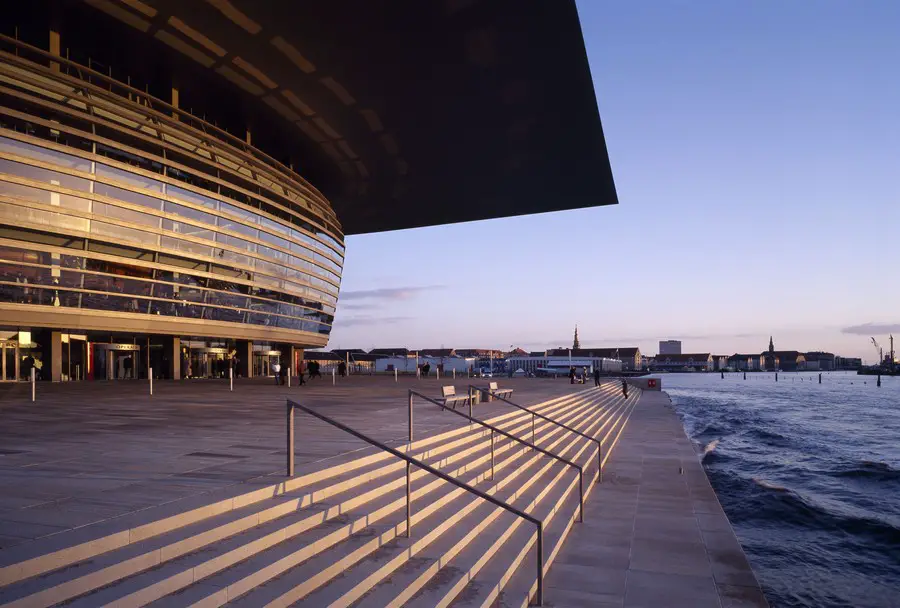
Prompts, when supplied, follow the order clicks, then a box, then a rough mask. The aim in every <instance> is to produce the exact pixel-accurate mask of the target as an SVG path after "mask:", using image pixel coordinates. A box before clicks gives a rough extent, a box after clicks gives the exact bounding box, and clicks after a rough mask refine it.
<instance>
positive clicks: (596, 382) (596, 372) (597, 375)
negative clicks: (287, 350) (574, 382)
mask: <svg viewBox="0 0 900 608" xmlns="http://www.w3.org/2000/svg"><path fill="white" fill-rule="evenodd" d="M594 386H597V387H599V386H600V368H599V367H595V368H594Z"/></svg>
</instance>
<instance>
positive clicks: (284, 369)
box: [278, 363, 288, 386]
mask: <svg viewBox="0 0 900 608" xmlns="http://www.w3.org/2000/svg"><path fill="white" fill-rule="evenodd" d="M287 373H288V368H287V366H286V365H281V364H280V363H279V364H278V375H279V377H280V378H281V386H284V385H285V384H286V382H285V380H284V379H285V378H286V377H287Z"/></svg>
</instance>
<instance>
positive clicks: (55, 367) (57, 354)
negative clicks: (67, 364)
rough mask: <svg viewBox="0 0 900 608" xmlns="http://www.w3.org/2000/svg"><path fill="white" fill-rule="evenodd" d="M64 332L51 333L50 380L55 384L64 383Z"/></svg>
mask: <svg viewBox="0 0 900 608" xmlns="http://www.w3.org/2000/svg"><path fill="white" fill-rule="evenodd" d="M62 349H63V342H62V332H60V331H54V332H51V333H50V380H51V381H53V382H61V381H62Z"/></svg>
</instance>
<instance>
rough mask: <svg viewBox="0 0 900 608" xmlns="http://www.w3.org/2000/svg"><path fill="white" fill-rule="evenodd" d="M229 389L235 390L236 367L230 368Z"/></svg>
mask: <svg viewBox="0 0 900 608" xmlns="http://www.w3.org/2000/svg"><path fill="white" fill-rule="evenodd" d="M228 390H230V391H233V390H234V368H233V367H229V368H228Z"/></svg>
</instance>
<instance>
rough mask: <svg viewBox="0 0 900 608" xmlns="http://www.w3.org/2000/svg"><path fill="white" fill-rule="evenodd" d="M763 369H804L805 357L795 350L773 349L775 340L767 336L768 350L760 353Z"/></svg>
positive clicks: (790, 370) (786, 370) (788, 370)
mask: <svg viewBox="0 0 900 608" xmlns="http://www.w3.org/2000/svg"><path fill="white" fill-rule="evenodd" d="M760 356H761V359H762V365H763V369H765V370H766V371H778V370H781V371H785V372H794V371H797V370H802V369H804V367H805V365H806V357H805V356H804V354H803V353H801V352H799V351H796V350H775V341H774V340H773V339H772V336H769V350H767V351H766V352H764V353H762V354H761V355H760Z"/></svg>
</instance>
